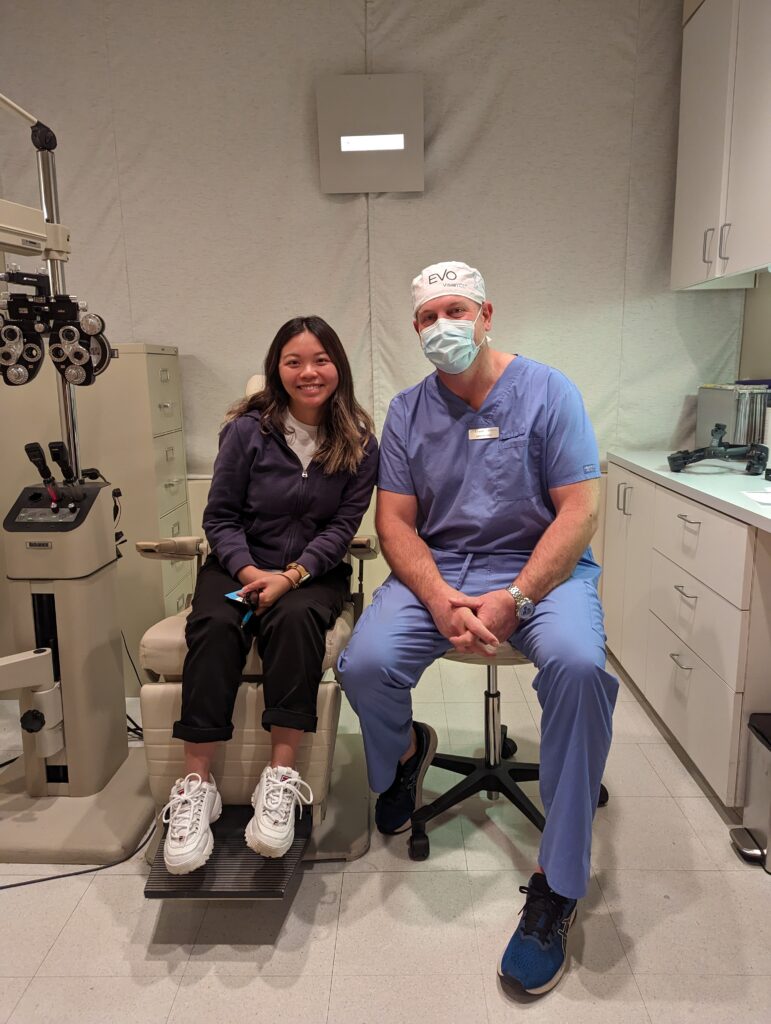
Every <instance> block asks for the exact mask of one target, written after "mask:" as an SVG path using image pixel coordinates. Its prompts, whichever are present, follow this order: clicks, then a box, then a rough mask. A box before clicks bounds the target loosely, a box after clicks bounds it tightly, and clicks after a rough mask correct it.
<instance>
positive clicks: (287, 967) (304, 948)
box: [185, 873, 343, 976]
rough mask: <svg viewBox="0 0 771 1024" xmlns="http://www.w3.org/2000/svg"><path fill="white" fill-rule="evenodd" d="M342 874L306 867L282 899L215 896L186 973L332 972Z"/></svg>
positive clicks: (278, 973)
mask: <svg viewBox="0 0 771 1024" xmlns="http://www.w3.org/2000/svg"><path fill="white" fill-rule="evenodd" d="M342 882H343V878H342V875H340V874H324V875H321V874H318V875H317V874H312V873H304V874H303V877H302V880H301V882H300V886H299V888H298V890H297V894H296V895H295V896H294V898H293V899H292V900H291V902H290V903H289V905H288V906H286V905H285V903H284V901H281V900H264V901H262V900H233V901H228V900H219V901H217V902H211V903H210V904H209V905H208V907H207V909H206V914H205V915H204V919H203V923H202V924H201V928H200V931H199V932H198V937H197V938H196V942H195V945H194V947H193V951H192V953H191V954H190V959H189V961H188V962H187V965H186V967H185V975H186V976H187V975H191V974H210V973H213V974H264V975H269V974H270V975H287V976H288V975H293V974H316V975H328V974H331V973H332V961H333V958H334V955H335V940H336V938H337V918H338V914H339V911H340V890H341V888H342Z"/></svg>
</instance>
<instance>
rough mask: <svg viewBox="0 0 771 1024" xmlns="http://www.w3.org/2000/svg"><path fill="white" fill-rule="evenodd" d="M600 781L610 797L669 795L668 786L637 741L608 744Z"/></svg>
mask: <svg viewBox="0 0 771 1024" xmlns="http://www.w3.org/2000/svg"><path fill="white" fill-rule="evenodd" d="M646 748H647V744H646ZM602 781H603V782H604V783H605V785H606V787H607V789H608V792H609V793H610V794H611V799H614V798H616V797H620V796H669V795H670V794H669V792H668V790H667V787H666V786H665V785H664V783H663V782H662V781H661V779H660V778H659V776H658V775H657V774H656V772H655V771H654V770H653V768H652V767H651V764H650V762H649V761H648V759H647V758H646V756H645V754H644V753H643V748H642V747H640V746H639V745H638V744H637V743H619V744H618V745H616V744H615V743H614V744H612V745H611V748H610V754H609V755H608V761H607V764H606V765H605V771H604V773H603V776H602Z"/></svg>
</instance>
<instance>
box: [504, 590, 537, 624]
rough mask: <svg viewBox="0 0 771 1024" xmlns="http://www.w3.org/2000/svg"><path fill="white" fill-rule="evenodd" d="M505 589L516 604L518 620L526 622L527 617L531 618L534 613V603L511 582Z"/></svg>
mask: <svg viewBox="0 0 771 1024" xmlns="http://www.w3.org/2000/svg"><path fill="white" fill-rule="evenodd" d="M506 590H507V591H508V592H509V593H510V594H511V596H512V597H513V598H514V603H515V604H516V606H517V618H518V619H519V621H520V622H527V620H528V619H532V617H533V615H535V605H534V604H533V602H532V601H531V600H530V598H529V597H525V595H524V594H523V593H522V591H521V590H520V589H519V587H515V586H514V584H513V583H512V584H511V586H510V587H506Z"/></svg>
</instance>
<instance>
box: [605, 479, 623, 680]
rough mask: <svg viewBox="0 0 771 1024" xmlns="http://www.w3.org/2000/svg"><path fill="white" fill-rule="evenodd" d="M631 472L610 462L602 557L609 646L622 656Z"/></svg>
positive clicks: (619, 656) (617, 654)
mask: <svg viewBox="0 0 771 1024" xmlns="http://www.w3.org/2000/svg"><path fill="white" fill-rule="evenodd" d="M628 475H629V474H627V473H625V471H624V470H623V469H621V468H620V467H619V466H616V465H615V464H614V463H612V462H609V463H608V480H607V487H606V491H605V548H604V553H603V558H602V604H603V608H604V610H605V635H606V636H607V640H608V647H609V648H610V650H611V651H613V653H614V654H615V655H616V657H617V658H618V659H619V660H621V633H622V624H623V608H624V585H625V579H624V576H625V572H626V535H627V517H626V516H624V514H623V511H622V508H623V505H622V502H623V495H624V487H625V486H626V484H625V479H626V477H627V476H628Z"/></svg>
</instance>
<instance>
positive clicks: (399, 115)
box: [316, 74, 423, 193]
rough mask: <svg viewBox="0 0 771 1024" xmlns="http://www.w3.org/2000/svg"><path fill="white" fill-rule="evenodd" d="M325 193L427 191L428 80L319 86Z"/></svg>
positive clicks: (322, 82) (323, 81) (395, 78)
mask: <svg viewBox="0 0 771 1024" xmlns="http://www.w3.org/2000/svg"><path fill="white" fill-rule="evenodd" d="M316 110H317V114H318V128H319V165H320V170H321V191H322V192H329V193H333V192H422V191H423V76H422V75H418V74H408V75H325V76H324V77H323V78H320V79H319V80H318V82H317V83H316Z"/></svg>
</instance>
